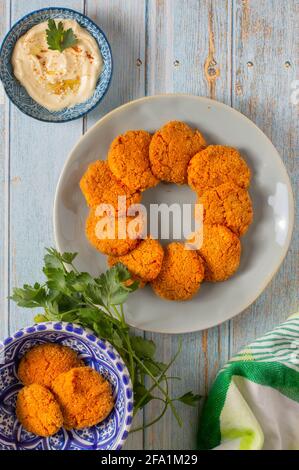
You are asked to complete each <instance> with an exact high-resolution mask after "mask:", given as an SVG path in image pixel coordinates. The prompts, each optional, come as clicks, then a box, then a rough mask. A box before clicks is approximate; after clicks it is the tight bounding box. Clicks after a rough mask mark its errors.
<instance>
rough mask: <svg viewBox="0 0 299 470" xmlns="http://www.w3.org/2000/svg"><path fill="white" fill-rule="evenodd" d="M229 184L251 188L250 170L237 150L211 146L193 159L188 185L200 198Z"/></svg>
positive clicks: (189, 169) (189, 168) (189, 167)
mask: <svg viewBox="0 0 299 470" xmlns="http://www.w3.org/2000/svg"><path fill="white" fill-rule="evenodd" d="M228 182H231V183H235V184H236V185H237V186H240V187H241V188H245V189H246V188H248V186H249V182H250V170H249V168H248V166H247V164H246V162H245V160H243V158H242V157H241V155H240V153H239V152H238V150H237V149H235V148H233V147H225V146H223V145H209V147H207V148H206V149H204V150H202V151H201V152H198V153H197V154H196V155H194V157H193V158H191V160H190V163H189V166H188V184H189V186H190V187H191V188H192V189H193V190H194V191H196V192H197V194H198V195H199V196H202V194H203V193H204V192H205V191H207V190H208V189H212V188H216V187H217V186H220V185H221V184H223V183H228Z"/></svg>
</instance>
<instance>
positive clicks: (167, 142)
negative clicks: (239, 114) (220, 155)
mask: <svg viewBox="0 0 299 470" xmlns="http://www.w3.org/2000/svg"><path fill="white" fill-rule="evenodd" d="M205 146H206V142H205V140H204V138H203V136H202V135H201V134H200V132H199V131H198V130H193V129H191V128H190V127H189V126H187V124H185V123H184V122H180V121H171V122H168V123H167V124H165V125H164V126H163V127H161V129H159V130H158V131H157V132H156V133H155V134H154V136H153V138H152V141H151V144H150V150H149V152H150V162H151V168H152V172H153V173H154V175H155V176H156V177H157V178H158V179H159V180H162V181H168V182H170V183H177V184H184V183H187V167H188V163H189V161H190V159H191V158H192V157H193V156H194V155H195V154H196V153H197V152H199V151H200V150H202V149H204V148H205Z"/></svg>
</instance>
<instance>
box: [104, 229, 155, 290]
mask: <svg viewBox="0 0 299 470" xmlns="http://www.w3.org/2000/svg"><path fill="white" fill-rule="evenodd" d="M163 256H164V251H163V248H162V246H161V245H160V243H159V242H158V241H157V240H154V239H152V238H147V239H146V240H142V241H141V242H140V244H139V245H138V246H137V248H135V249H134V250H133V251H131V252H130V253H129V254H127V255H124V256H116V257H113V256H109V258H108V264H109V266H114V265H115V264H116V263H122V264H124V265H125V266H126V267H127V268H128V270H129V271H130V273H131V274H132V276H133V277H134V278H135V279H138V280H139V281H142V282H143V283H146V282H150V281H152V280H153V279H155V278H156V277H157V276H158V274H159V272H160V271H161V266H162V261H163Z"/></svg>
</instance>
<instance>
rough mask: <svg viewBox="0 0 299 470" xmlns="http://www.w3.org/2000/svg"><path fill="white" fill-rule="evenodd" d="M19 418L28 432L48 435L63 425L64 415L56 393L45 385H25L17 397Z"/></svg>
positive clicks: (54, 432) (43, 435)
mask: <svg viewBox="0 0 299 470" xmlns="http://www.w3.org/2000/svg"><path fill="white" fill-rule="evenodd" d="M16 414H17V418H18V420H19V421H20V423H21V424H22V426H23V427H24V428H25V429H26V431H28V432H32V433H33V434H36V435H37V436H42V437H47V436H52V435H53V434H56V433H57V432H58V431H59V429H60V428H61V427H62V425H63V416H62V413H61V410H60V407H59V404H58V403H57V401H56V400H55V398H54V395H53V394H52V393H51V392H50V390H48V389H47V388H46V387H44V386H43V385H39V384H31V385H28V386H26V387H23V388H22V389H21V390H20V391H19V393H18V397H17V405H16Z"/></svg>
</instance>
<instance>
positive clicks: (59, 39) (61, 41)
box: [46, 19, 78, 52]
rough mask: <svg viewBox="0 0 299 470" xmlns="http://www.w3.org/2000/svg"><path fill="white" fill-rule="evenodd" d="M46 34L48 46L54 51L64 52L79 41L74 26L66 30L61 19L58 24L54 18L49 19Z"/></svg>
mask: <svg viewBox="0 0 299 470" xmlns="http://www.w3.org/2000/svg"><path fill="white" fill-rule="evenodd" d="M46 35H47V43H48V47H49V49H51V50H52V51H59V52H63V51H64V50H65V49H67V48H68V47H72V46H75V45H76V44H77V42H78V39H77V37H76V35H75V34H74V31H73V30H72V28H69V29H67V30H65V29H64V26H63V23H62V21H59V23H58V26H57V25H56V22H55V20H53V19H51V20H49V21H48V29H46Z"/></svg>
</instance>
